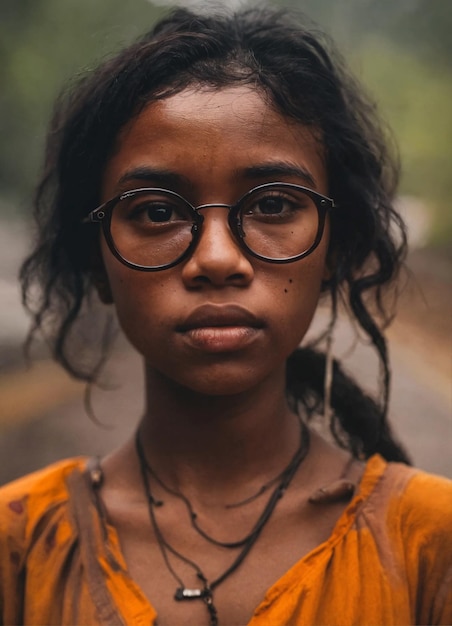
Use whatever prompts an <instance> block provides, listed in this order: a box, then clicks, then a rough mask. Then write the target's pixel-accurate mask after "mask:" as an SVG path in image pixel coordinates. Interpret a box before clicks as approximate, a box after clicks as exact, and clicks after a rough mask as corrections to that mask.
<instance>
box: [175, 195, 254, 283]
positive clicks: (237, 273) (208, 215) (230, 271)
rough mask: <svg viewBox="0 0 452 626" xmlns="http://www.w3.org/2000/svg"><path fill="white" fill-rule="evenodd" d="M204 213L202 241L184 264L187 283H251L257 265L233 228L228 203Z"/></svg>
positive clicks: (200, 240) (184, 277) (205, 210)
mask: <svg viewBox="0 0 452 626" xmlns="http://www.w3.org/2000/svg"><path fill="white" fill-rule="evenodd" d="M203 215H204V221H203V223H202V225H201V236H200V238H199V241H198V244H197V246H196V248H195V250H194V252H193V254H192V255H191V257H190V258H189V259H188V261H186V262H185V264H184V265H183V268H182V278H183V280H184V282H185V284H186V285H187V286H188V287H191V288H193V287H197V288H199V287H201V286H202V285H210V286H215V287H223V286H228V285H231V286H239V287H244V286H247V285H248V284H249V283H250V282H251V281H252V279H253V276H254V269H253V266H252V264H251V262H250V260H249V258H248V257H247V256H246V255H245V253H244V252H243V251H242V249H241V248H240V247H239V244H238V243H237V241H236V240H235V238H234V235H233V234H232V232H231V229H230V228H229V224H228V211H227V209H226V207H224V208H223V207H222V206H218V205H217V206H215V208H213V207H210V208H205V209H203Z"/></svg>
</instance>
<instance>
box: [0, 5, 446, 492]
mask: <svg viewBox="0 0 452 626" xmlns="http://www.w3.org/2000/svg"><path fill="white" fill-rule="evenodd" d="M181 4H182V5H183V6H187V7H189V6H193V7H198V8H199V7H200V6H206V5H208V3H203V4H202V3H199V2H196V1H187V2H182V3H181ZM255 4H259V3H258V2H257V3H255ZM268 4H270V5H280V6H286V7H295V8H296V9H299V10H301V11H303V12H305V13H306V14H307V15H308V16H310V18H312V19H313V20H315V21H316V22H318V23H319V24H320V25H321V27H322V29H324V30H326V31H327V32H329V33H330V34H331V35H332V36H333V38H334V39H335V40H336V42H337V43H338V45H339V47H340V49H341V50H342V52H343V53H344V55H345V56H346V58H347V60H348V62H349V63H350V65H351V66H352V68H353V69H354V71H355V73H356V74H357V75H358V77H359V78H360V79H361V80H362V81H363V82H364V84H365V85H367V87H368V88H369V90H370V91H371V92H372V94H373V95H374V97H375V99H376V100H377V102H378V106H379V108H380V111H381V113H382V116H383V117H384V118H386V120H387V121H388V122H389V124H390V125H391V126H392V128H393V130H394V133H395V136H396V138H397V141H398V143H399V147H400V154H401V158H402V163H403V176H402V181H401V187H400V198H399V207H400V210H401V212H402V213H403V215H404V217H405V219H406V220H407V223H408V227H409V236H410V245H411V252H410V256H409V259H408V267H409V269H410V272H411V278H410V279H409V280H405V283H406V284H405V287H404V290H403V293H402V295H401V297H400V302H399V315H398V317H397V319H396V321H395V323H394V324H393V325H392V327H391V328H390V330H389V333H388V336H389V340H390V349H391V355H392V362H393V393H392V407H391V419H392V422H393V424H394V428H395V430H396V432H397V434H398V435H399V438H400V439H401V440H402V441H403V442H404V443H405V445H406V447H407V448H408V450H409V451H410V452H411V454H412V457H413V459H414V462H415V463H416V465H418V466H420V467H422V468H424V469H427V470H429V471H432V472H436V473H440V474H444V475H447V476H449V477H452V284H451V280H452V279H451V277H452V272H451V268H452V252H451V241H452V210H451V206H450V198H451V197H452V176H451V171H450V169H451V164H452V115H451V102H452V80H451V78H452V38H451V37H450V33H451V31H452V3H451V2H447V1H446V0H433V1H432V0H398V1H397V2H394V1H393V0H293V1H291V2H290V1H286V2H283V1H281V2H277V1H276V0H275V1H273V2H268ZM172 5H173V4H172V3H169V2H165V1H163V0H158V1H157V0H156V1H155V2H149V1H147V0H128V2H124V1H123V0H96V2H92V1H91V0H1V3H0V137H1V141H0V484H1V483H3V482H6V481H8V480H11V479H13V478H15V477H16V476H19V475H21V474H23V473H25V472H28V471H32V470H34V469H36V468H39V467H42V466H44V465H45V464H47V463H50V462H52V461H53V460H55V459H58V458H62V457H66V456H70V455H78V454H103V453H105V452H106V451H108V450H110V449H111V448H113V447H114V446H116V445H118V443H119V442H120V441H121V440H122V439H123V438H124V436H126V435H127V434H128V433H130V432H131V431H132V430H133V428H134V425H135V422H136V419H138V417H139V415H140V411H141V407H142V401H143V400H142V373H141V365H140V362H139V359H138V358H137V356H136V355H135V354H134V353H133V352H132V350H131V349H130V348H129V347H128V346H127V343H126V341H125V339H123V338H121V337H120V338H119V340H118V342H117V345H116V348H115V354H114V355H113V356H112V358H111V360H110V366H109V369H110V371H109V377H110V380H111V384H109V390H100V389H95V390H94V391H93V396H92V404H93V407H94V411H95V414H96V416H97V417H98V418H99V420H100V421H101V422H102V423H103V424H104V426H103V427H99V426H97V425H96V424H94V423H93V421H92V420H90V419H89V418H88V417H87V416H86V414H85V411H84V408H83V393H84V388H83V385H81V384H80V383H78V382H76V381H73V380H71V379H70V378H69V377H68V376H67V375H66V374H65V373H64V372H63V371H62V370H61V369H60V368H59V367H58V366H56V365H54V364H53V363H52V361H51V359H50V358H49V354H48V351H47V350H46V348H45V346H44V345H37V346H36V347H35V351H34V352H35V358H34V361H33V363H32V364H27V363H26V362H25V360H24V358H23V354H22V348H21V346H22V343H23V340H24V337H25V334H26V331H27V326H28V320H27V318H26V316H25V314H24V313H23V312H22V308H21V305H20V296H19V288H18V283H17V272H18V268H19V265H20V262H21V260H22V259H23V257H24V256H25V254H26V252H27V250H28V248H29V245H30V240H31V238H32V236H33V227H32V224H31V221H30V205H31V197H32V193H33V186H34V184H35V182H36V180H37V176H38V173H39V170H40V165H41V158H42V154H43V146H44V138H45V132H46V126H47V123H48V120H49V117H50V114H51V110H52V103H53V101H54V99H55V97H56V95H57V94H58V92H59V90H60V89H61V87H62V86H63V85H64V84H65V83H67V82H68V81H69V80H70V78H71V77H73V76H74V75H76V74H77V73H79V72H81V71H84V70H86V69H87V68H89V67H90V66H92V65H95V63H96V61H98V60H101V59H103V58H105V57H106V56H107V55H108V54H110V53H111V52H112V51H114V50H116V49H117V48H119V47H121V46H122V45H124V44H126V43H128V42H130V41H131V40H133V39H134V38H136V37H137V36H138V35H140V34H141V33H142V32H143V31H144V30H146V29H147V28H148V27H149V26H150V25H151V24H152V23H153V22H154V21H155V19H156V18H158V17H160V16H161V15H163V14H164V13H165V12H166V11H167V10H168V8H169V7H170V6H172ZM222 5H223V6H228V5H229V6H231V7H234V8H235V7H237V6H245V5H246V2H232V1H229V2H226V1H224V2H223V3H222ZM321 323H322V315H320V321H318V324H320V325H321ZM335 351H336V354H337V356H339V357H341V358H344V359H345V360H346V364H347V366H348V367H349V369H351V370H352V371H354V372H356V374H357V375H358V376H359V378H360V380H361V382H362V384H363V385H365V386H366V387H369V388H370V389H374V388H375V383H374V381H375V379H376V376H377V370H376V361H375V358H374V356H373V354H372V352H371V351H370V349H369V347H368V346H366V345H365V342H362V341H357V340H356V338H355V336H354V333H353V329H352V328H351V327H350V325H348V324H347V321H346V320H345V319H344V320H341V323H340V324H339V328H338V332H337V337H336V340H335ZM135 418H136V419H135Z"/></svg>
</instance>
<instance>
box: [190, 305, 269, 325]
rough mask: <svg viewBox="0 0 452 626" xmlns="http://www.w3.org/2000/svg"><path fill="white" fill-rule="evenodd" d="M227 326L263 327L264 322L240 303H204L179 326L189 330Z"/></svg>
mask: <svg viewBox="0 0 452 626" xmlns="http://www.w3.org/2000/svg"><path fill="white" fill-rule="evenodd" d="M227 326H236V327H237V326H238V327H240V326H241V327H249V328H263V326H264V323H263V321H262V320H260V319H259V318H257V317H256V316H255V315H253V313H251V312H250V311H248V310H247V309H244V308H243V307H241V306H238V305H215V304H204V305H202V306H200V307H198V308H197V309H195V310H194V311H193V312H192V313H191V314H190V315H189V316H188V317H187V318H186V320H184V322H183V323H182V324H180V325H179V326H178V328H177V330H178V331H179V332H187V331H189V330H194V329H196V328H224V327H227Z"/></svg>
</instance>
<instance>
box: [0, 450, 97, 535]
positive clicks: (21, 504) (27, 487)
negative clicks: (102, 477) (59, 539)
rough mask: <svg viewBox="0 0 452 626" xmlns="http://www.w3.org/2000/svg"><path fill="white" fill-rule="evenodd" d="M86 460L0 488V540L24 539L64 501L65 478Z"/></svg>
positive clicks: (63, 463) (57, 466) (71, 461)
mask: <svg viewBox="0 0 452 626" xmlns="http://www.w3.org/2000/svg"><path fill="white" fill-rule="evenodd" d="M85 464H86V461H85V460H84V459H82V458H75V459H68V460H64V461H59V462H58V463H55V464H53V465H50V466H49V467H46V468H45V469H42V470H39V471H37V472H34V473H32V474H29V475H27V476H24V477H22V478H19V479H18V480H15V481H13V482H11V483H8V484H7V485H4V486H3V487H0V541H3V540H5V538H6V539H7V540H8V539H9V540H11V539H13V538H14V539H15V540H16V541H18V542H21V541H24V540H26V538H27V536H30V535H31V534H33V529H34V528H35V527H36V526H37V525H38V524H39V522H40V520H42V518H43V517H45V516H46V515H47V514H48V512H49V511H50V510H52V509H55V508H56V507H59V506H61V504H62V503H64V502H67V499H68V490H67V485H66V479H67V477H68V475H70V474H71V473H72V472H74V471H75V470H77V469H80V470H81V469H82V468H83V467H84V466H85Z"/></svg>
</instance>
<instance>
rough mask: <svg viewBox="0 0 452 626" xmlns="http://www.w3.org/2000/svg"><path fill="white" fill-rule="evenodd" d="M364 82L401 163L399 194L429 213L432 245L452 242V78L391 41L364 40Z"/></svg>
mask: <svg viewBox="0 0 452 626" xmlns="http://www.w3.org/2000/svg"><path fill="white" fill-rule="evenodd" d="M358 57H359V60H360V61H359V63H360V65H361V67H362V78H363V80H364V82H365V83H367V85H368V86H369V88H370V90H371V91H372V92H373V93H375V94H378V100H379V105H380V109H381V111H382V112H383V113H384V115H385V117H386V118H387V120H388V121H389V124H390V125H391V127H392V128H393V129H394V132H395V135H396V137H397V140H398V143H399V146H400V155H401V160H402V181H401V192H402V193H405V194H408V195H413V196H417V197H420V198H422V200H423V201H424V203H425V204H426V205H427V206H428V207H429V208H430V209H431V211H432V212H433V218H434V219H433V232H432V240H433V241H434V243H438V244H445V243H447V241H451V240H452V212H451V211H450V210H448V200H447V199H448V198H450V197H451V196H452V178H451V176H450V164H451V163H452V115H451V104H450V103H451V102H452V80H451V78H452V75H451V74H452V73H451V72H450V71H449V70H448V68H446V67H445V65H442V66H441V65H434V66H432V65H431V64H430V63H428V62H427V61H426V60H424V59H419V58H417V57H415V56H413V55H412V54H410V53H409V52H408V51H407V50H406V49H403V48H402V47H401V46H400V45H398V44H397V43H395V42H389V41H387V40H386V41H382V40H380V39H376V38H375V37H371V38H368V39H367V40H366V42H365V43H364V45H363V46H362V48H361V50H360V51H359V55H358Z"/></svg>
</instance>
